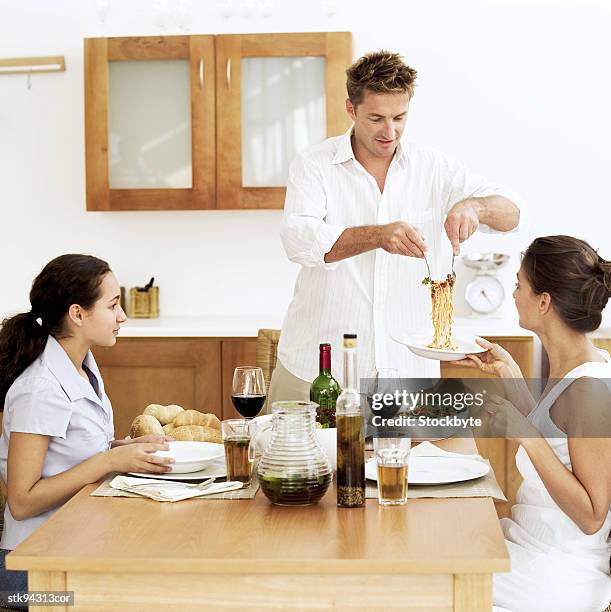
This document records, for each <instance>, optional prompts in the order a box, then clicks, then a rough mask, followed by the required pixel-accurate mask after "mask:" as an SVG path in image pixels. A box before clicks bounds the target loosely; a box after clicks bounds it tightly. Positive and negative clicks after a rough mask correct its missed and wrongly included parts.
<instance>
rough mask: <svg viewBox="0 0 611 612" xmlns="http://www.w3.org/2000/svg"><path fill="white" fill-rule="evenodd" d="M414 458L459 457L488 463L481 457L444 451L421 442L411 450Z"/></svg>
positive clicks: (433, 445) (428, 443)
mask: <svg viewBox="0 0 611 612" xmlns="http://www.w3.org/2000/svg"><path fill="white" fill-rule="evenodd" d="M411 456H412V457H459V458H462V459H464V458H465V457H466V458H468V459H476V460H477V461H483V462H484V463H486V461H485V459H484V458H483V457H482V456H481V455H466V454H465V453H452V452H450V451H447V450H443V449H442V448H439V447H438V446H436V445H435V444H431V443H430V442H421V443H420V444H418V445H417V446H414V447H413V448H412V450H411Z"/></svg>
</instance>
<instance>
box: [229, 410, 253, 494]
mask: <svg viewBox="0 0 611 612" xmlns="http://www.w3.org/2000/svg"><path fill="white" fill-rule="evenodd" d="M253 427H254V425H253V422H252V421H251V420H247V419H228V420H226V421H223V422H222V423H221V433H222V436H223V446H224V447H225V465H226V466H227V480H238V481H240V482H243V483H244V485H249V484H250V479H251V475H252V462H251V461H250V460H249V458H248V448H249V446H250V441H251V434H252V428H253Z"/></svg>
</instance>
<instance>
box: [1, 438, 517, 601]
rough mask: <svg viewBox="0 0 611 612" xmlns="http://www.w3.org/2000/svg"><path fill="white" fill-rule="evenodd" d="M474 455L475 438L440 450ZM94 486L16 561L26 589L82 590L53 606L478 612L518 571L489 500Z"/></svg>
mask: <svg viewBox="0 0 611 612" xmlns="http://www.w3.org/2000/svg"><path fill="white" fill-rule="evenodd" d="M439 445H440V446H441V447H443V448H445V449H446V450H451V451H455V452H463V453H475V452H477V451H476V449H475V444H474V442H473V440H472V439H449V440H444V441H442V442H440V443H439ZM95 488H96V485H89V486H86V487H84V488H83V489H82V490H81V491H80V492H79V493H78V494H77V495H75V496H74V497H73V498H72V499H71V500H70V501H68V502H67V503H66V504H65V505H64V506H63V507H62V508H61V509H59V510H58V511H57V512H56V513H55V514H54V515H53V516H52V517H51V518H50V519H49V520H48V521H47V522H46V523H45V524H44V525H42V526H41V527H40V528H39V529H38V530H37V531H35V532H34V533H33V534H32V535H31V536H30V537H29V538H27V539H26V540H25V541H24V542H22V543H21V544H20V545H19V546H18V547H17V548H16V549H15V550H14V551H13V552H12V553H10V554H9V555H8V556H7V558H6V566H7V568H8V569H15V570H16V569H19V570H27V572H28V581H29V589H30V590H36V591H73V592H74V607H72V606H68V607H65V608H62V607H61V606H54V608H53V609H54V610H58V609H59V610H62V609H65V610H71V609H73V610H92V611H95V610H100V611H102V610H104V611H106V610H112V609H121V610H138V611H142V610H147V611H148V610H172V609H175V610H181V611H182V610H206V609H209V610H244V609H248V610H264V609H265V610H287V609H298V610H329V609H346V610H348V609H350V610H352V609H369V610H376V609H384V610H413V611H416V610H418V611H421V612H422V611H424V610H426V611H427V612H441V611H444V612H447V611H450V610H455V611H457V612H480V611H482V612H483V611H487V612H488V611H490V610H491V608H492V574H493V573H495V572H506V571H509V569H510V562H509V555H508V551H507V547H506V546H505V541H504V539H503V534H502V531H501V528H500V526H499V522H498V518H497V515H496V512H495V509H494V505H493V502H492V499H490V498H443V499H430V498H428V499H427V498H421V499H409V500H408V503H407V504H406V505H405V506H392V507H382V506H379V505H378V502H377V500H374V499H368V500H367V503H366V507H365V508H360V509H354V508H353V509H346V508H338V507H337V505H336V492H335V488H334V487H331V488H330V489H329V491H328V492H327V494H326V495H325V496H324V497H323V499H322V500H321V501H320V502H319V503H318V504H316V505H314V506H308V507H280V506H274V505H272V504H270V502H269V501H268V500H267V498H266V497H265V496H264V495H263V494H262V492H261V491H259V493H258V494H257V496H256V497H255V498H254V499H252V500H206V499H193V500H185V501H181V502H176V503H160V502H156V501H153V500H149V499H137V498H120V497H91V496H90V493H91V492H92V491H93V490H95Z"/></svg>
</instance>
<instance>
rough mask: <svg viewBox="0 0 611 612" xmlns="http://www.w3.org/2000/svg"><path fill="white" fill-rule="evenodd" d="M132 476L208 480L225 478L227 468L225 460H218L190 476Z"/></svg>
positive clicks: (137, 474) (142, 474) (134, 474)
mask: <svg viewBox="0 0 611 612" xmlns="http://www.w3.org/2000/svg"><path fill="white" fill-rule="evenodd" d="M129 473H130V474H131V475H132V476H142V477H143V478H155V479H157V480H206V479H207V478H225V477H226V476H227V468H226V467H225V459H216V460H214V461H212V462H210V463H209V464H208V465H207V466H206V467H205V468H204V469H203V470H198V471H197V472H189V473H188V474H174V473H173V472H168V473H166V474H145V473H144V472H129Z"/></svg>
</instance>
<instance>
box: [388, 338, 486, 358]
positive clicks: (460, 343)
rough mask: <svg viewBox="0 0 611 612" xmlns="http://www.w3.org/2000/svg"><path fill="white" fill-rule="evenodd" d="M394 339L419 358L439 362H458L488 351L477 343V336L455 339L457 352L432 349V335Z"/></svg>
mask: <svg viewBox="0 0 611 612" xmlns="http://www.w3.org/2000/svg"><path fill="white" fill-rule="evenodd" d="M392 339H393V340H394V341H395V342H398V343H399V344H403V345H404V346H406V347H407V348H408V349H409V350H410V351H411V352H412V353H415V354H416V355H418V356H419V357H424V358H426V359H436V360H437V361H456V360H458V359H464V358H465V357H466V355H467V353H485V352H486V350H487V349H485V348H483V347H481V346H480V345H479V344H477V342H475V336H473V337H471V338H465V337H455V338H454V343H455V344H456V346H457V347H458V348H457V349H456V350H455V351H450V350H448V349H436V348H430V347H429V346H428V345H429V344H430V343H431V342H432V341H433V336H432V334H413V335H411V336H405V337H402V336H392Z"/></svg>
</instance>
